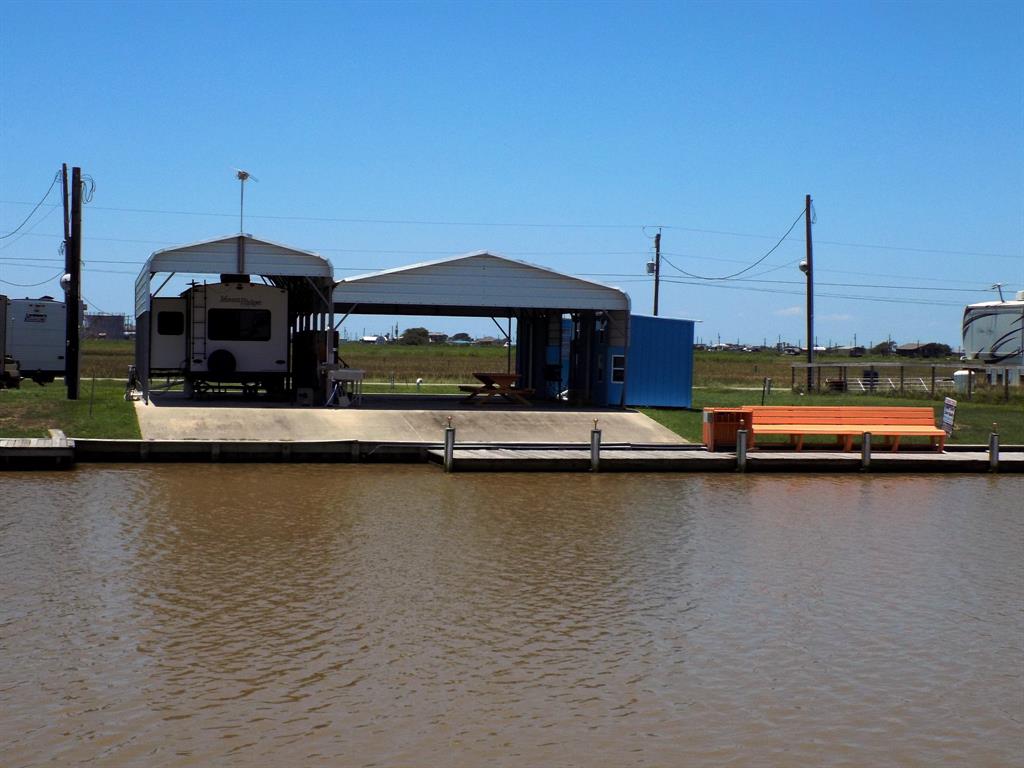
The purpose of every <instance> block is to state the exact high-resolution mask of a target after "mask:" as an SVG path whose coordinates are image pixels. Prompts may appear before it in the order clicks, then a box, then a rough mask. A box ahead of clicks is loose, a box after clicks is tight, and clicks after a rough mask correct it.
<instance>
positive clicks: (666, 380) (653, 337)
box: [626, 315, 693, 408]
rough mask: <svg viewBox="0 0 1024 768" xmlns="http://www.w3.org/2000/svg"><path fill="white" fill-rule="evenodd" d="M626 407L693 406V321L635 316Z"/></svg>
mask: <svg viewBox="0 0 1024 768" xmlns="http://www.w3.org/2000/svg"><path fill="white" fill-rule="evenodd" d="M626 366H627V369H626V404H627V405H648V406H655V407H664V408H690V407H692V406H693V320H677V319H675V318H670V317H651V316H649V315H631V316H630V318H629V353H628V359H627V361H626Z"/></svg>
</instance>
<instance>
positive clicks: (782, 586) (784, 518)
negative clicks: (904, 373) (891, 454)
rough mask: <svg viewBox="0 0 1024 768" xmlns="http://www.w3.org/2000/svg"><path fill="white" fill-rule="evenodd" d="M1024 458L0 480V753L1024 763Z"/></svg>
mask: <svg viewBox="0 0 1024 768" xmlns="http://www.w3.org/2000/svg"><path fill="white" fill-rule="evenodd" d="M1022 498H1024V480H1022V479H1020V478H1013V477H1005V476H1004V477H983V476H979V477H964V476H959V477H952V476H951V477H939V478H937V477H895V476H873V477H859V476H850V477H806V476H802V477H780V476H772V477H767V476H711V477H706V476H690V475H629V476H613V475H601V476H588V475H585V474H577V475H555V476H549V475H545V476H535V475H533V476H531V475H476V476H473V475H454V476H448V475H444V474H442V473H440V472H438V471H437V470H436V469H433V468H429V467H367V466H330V467H326V466H301V467H299V466H260V467H253V466H248V467H244V466H186V465H178V466H152V465H150V466H141V467H110V468H100V467H89V468H80V469H78V470H77V471H74V472H70V473H62V474H14V473H6V474H0V747H2V750H0V764H2V765H4V766H24V765H38V764H59V765H76V764H80V763H81V764H89V765H103V766H108V765H116V766H121V765H145V766H147V768H148V767H151V766H164V765H189V766H192V765H195V766H209V765H265V766H293V765H294V766H299V765H331V766H634V765H635V766H640V765H644V766H684V765H685V766H724V765H737V766H762V765H763V766H882V765H894V766H895V765H899V766H907V765H921V766H935V765H964V766H1009V765H1024V727H1022V719H1024V618H1022V617H1024V599H1022V594H1024V565H1022V554H1024V503H1022Z"/></svg>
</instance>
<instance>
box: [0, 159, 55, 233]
mask: <svg viewBox="0 0 1024 768" xmlns="http://www.w3.org/2000/svg"><path fill="white" fill-rule="evenodd" d="M59 179H60V172H59V171H58V172H57V173H55V174H54V175H53V181H51V182H50V187H49V189H47V190H46V194H45V195H43V196H42V198H41V199H40V200H39V202H38V203H36V204H35V207H34V208H33V209H32V210H31V211H29V214H28V216H26V217H25V220H24V221H22V222H21V224H19V225H18V226H17V227H15V228H14V229H12V230H11V231H10V232H8V233H7V234H5V235H0V240H6V239H7V238H8V237H10V236H11V235H16V234H17V233H18V230H20V229H21V228H22V227H24V226H25V225H26V224H28V220H29V219H31V218H32V217H33V216H34V215H35V212H36V211H38V210H39V206H41V205H42V204H43V203H44V202H46V198H48V197H49V196H50V193H51V192H53V187H54V185H55V184H56V183H57V181H58V180H59Z"/></svg>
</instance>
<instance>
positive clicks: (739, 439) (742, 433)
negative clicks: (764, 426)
mask: <svg viewBox="0 0 1024 768" xmlns="http://www.w3.org/2000/svg"><path fill="white" fill-rule="evenodd" d="M736 469H737V470H738V471H740V472H746V471H747V425H746V423H745V421H744V420H743V419H740V428H739V429H738V430H736Z"/></svg>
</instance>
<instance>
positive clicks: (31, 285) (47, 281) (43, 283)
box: [0, 269, 64, 288]
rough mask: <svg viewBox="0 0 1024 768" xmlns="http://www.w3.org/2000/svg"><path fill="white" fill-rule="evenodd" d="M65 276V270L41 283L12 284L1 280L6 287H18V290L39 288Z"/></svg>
mask: <svg viewBox="0 0 1024 768" xmlns="http://www.w3.org/2000/svg"><path fill="white" fill-rule="evenodd" d="M63 274H64V270H63V269H62V270H61V271H60V272H58V273H57V274H56V275H54V276H53V277H48V278H46V279H45V280H43V281H41V282H38V283H12V282H11V281H10V280H0V283H3V284H4V285H13V286H17V287H18V288H37V287H38V286H40V285H46V284H47V283H49V282H50V281H51V280H56V279H57V278H58V277H60V276H61V275H63Z"/></svg>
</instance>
